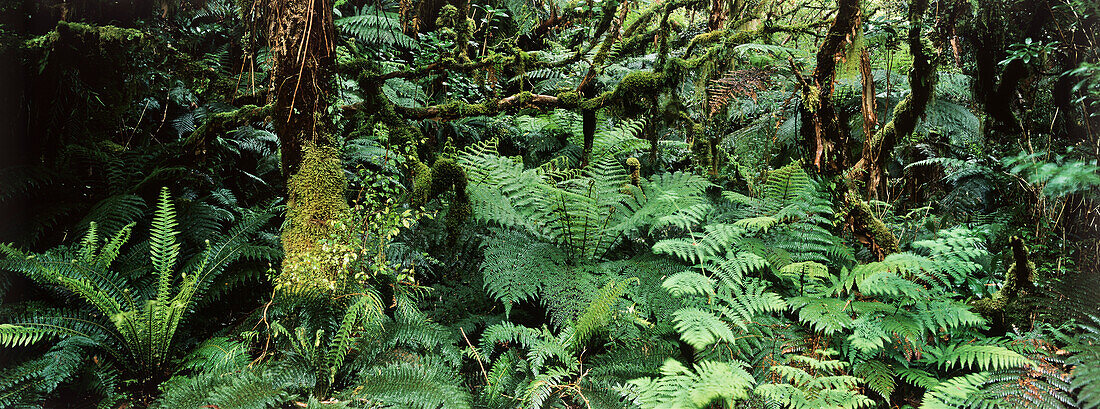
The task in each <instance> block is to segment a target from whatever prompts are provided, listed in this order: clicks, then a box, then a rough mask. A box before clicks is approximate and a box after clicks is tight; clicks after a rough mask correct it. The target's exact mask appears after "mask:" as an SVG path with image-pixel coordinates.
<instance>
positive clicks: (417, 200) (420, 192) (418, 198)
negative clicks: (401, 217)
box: [409, 161, 432, 207]
mask: <svg viewBox="0 0 1100 409" xmlns="http://www.w3.org/2000/svg"><path fill="white" fill-rule="evenodd" d="M411 173H412V182H413V187H412V191H411V192H410V193H409V204H411V205H413V206H414V207H420V206H424V205H425V204H427V203H428V198H429V197H430V195H431V190H432V168H430V167H428V165H425V164H424V162H421V161H416V162H415V163H414V164H413V165H412V172H411Z"/></svg>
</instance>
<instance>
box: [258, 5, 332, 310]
mask: <svg viewBox="0 0 1100 409" xmlns="http://www.w3.org/2000/svg"><path fill="white" fill-rule="evenodd" d="M332 7H333V6H332V3H331V2H330V1H325V0H278V1H272V2H269V3H266V9H265V19H264V22H265V23H266V24H267V32H268V42H269V44H270V49H271V59H272V61H273V62H274V69H273V71H272V72H273V74H272V77H271V80H272V82H271V91H272V93H271V95H272V97H274V99H275V101H274V110H273V111H274V112H273V114H272V115H273V123H274V125H275V133H276V134H277V135H278V136H279V142H280V154H281V155H282V166H283V175H284V176H286V177H287V214H286V218H287V220H286V223H285V224H284V226H283V233H282V243H283V252H284V260H283V266H282V267H283V268H282V272H280V274H279V277H277V279H276V288H278V289H280V290H281V291H282V292H284V293H300V292H307V291H311V290H318V289H324V290H335V289H337V288H338V287H339V286H340V285H341V284H342V280H343V277H340V274H338V272H337V270H336V269H335V268H331V266H325V265H324V263H323V262H322V261H321V260H320V259H319V258H317V257H312V253H313V250H314V247H316V245H317V242H318V240H321V239H324V238H328V237H329V236H330V234H331V230H332V222H333V221H335V220H338V219H339V218H341V217H343V216H344V215H345V213H346V212H347V209H348V205H347V201H346V200H345V198H344V192H345V190H346V188H347V181H346V180H345V178H344V171H343V168H342V167H341V164H340V150H339V147H338V146H336V140H335V136H334V135H333V132H334V128H335V124H334V123H333V118H332V116H331V115H330V114H329V109H328V108H329V105H330V103H331V100H332V96H333V95H334V93H335V82H334V81H333V79H334V70H335V62H336V60H335V57H336V51H335V45H334V43H333V40H334V38H335V26H334V24H333V16H332Z"/></svg>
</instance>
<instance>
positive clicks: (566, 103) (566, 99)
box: [558, 91, 581, 109]
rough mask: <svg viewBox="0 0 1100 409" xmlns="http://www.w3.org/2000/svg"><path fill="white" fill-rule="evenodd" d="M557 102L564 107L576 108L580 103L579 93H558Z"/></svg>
mask: <svg viewBox="0 0 1100 409" xmlns="http://www.w3.org/2000/svg"><path fill="white" fill-rule="evenodd" d="M558 102H559V104H561V107H562V108H565V109H573V108H577V107H578V106H579V105H580V103H581V94H579V93H577V92H576V91H566V92H563V93H561V94H558Z"/></svg>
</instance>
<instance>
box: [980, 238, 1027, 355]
mask: <svg viewBox="0 0 1100 409" xmlns="http://www.w3.org/2000/svg"><path fill="white" fill-rule="evenodd" d="M1010 242H1011V246H1012V257H1013V263H1012V265H1011V266H1009V268H1008V271H1006V272H1005V280H1004V285H1003V286H1002V287H1001V289H1000V290H998V291H997V292H996V293H994V294H993V296H991V297H989V298H983V299H980V300H976V301H974V302H972V303H971V305H972V306H973V307H974V310H975V311H976V312H977V313H979V314H981V315H982V316H984V317H986V318H987V319H988V320H989V321H990V323H991V324H992V331H993V332H994V333H997V334H1003V333H1005V332H1007V330H1008V328H1009V327H1013V326H1014V327H1022V328H1024V329H1029V328H1030V327H1031V319H1030V314H1031V312H1032V311H1033V310H1034V309H1033V308H1032V307H1033V305H1032V304H1033V300H1032V299H1031V297H1030V296H1031V294H1032V293H1033V292H1034V290H1035V285H1034V279H1035V263H1033V262H1031V259H1030V256H1029V254H1028V249H1027V246H1025V245H1024V241H1023V239H1021V238H1020V237H1019V236H1013V237H1012V238H1011V239H1010Z"/></svg>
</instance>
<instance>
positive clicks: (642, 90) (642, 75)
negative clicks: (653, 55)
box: [615, 71, 667, 97]
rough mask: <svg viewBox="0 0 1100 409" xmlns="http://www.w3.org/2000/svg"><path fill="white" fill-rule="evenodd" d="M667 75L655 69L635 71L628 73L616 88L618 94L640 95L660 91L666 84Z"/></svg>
mask: <svg viewBox="0 0 1100 409" xmlns="http://www.w3.org/2000/svg"><path fill="white" fill-rule="evenodd" d="M666 79H667V78H665V75H664V74H662V73H659V72H653V71H634V72H631V73H630V74H626V76H625V77H623V80H622V81H620V82H619V85H618V87H616V88H615V94H616V96H619V97H623V96H639V95H646V94H652V93H653V92H657V91H660V90H661V88H663V87H664V85H665V80H666Z"/></svg>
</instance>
